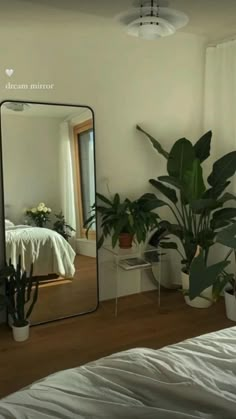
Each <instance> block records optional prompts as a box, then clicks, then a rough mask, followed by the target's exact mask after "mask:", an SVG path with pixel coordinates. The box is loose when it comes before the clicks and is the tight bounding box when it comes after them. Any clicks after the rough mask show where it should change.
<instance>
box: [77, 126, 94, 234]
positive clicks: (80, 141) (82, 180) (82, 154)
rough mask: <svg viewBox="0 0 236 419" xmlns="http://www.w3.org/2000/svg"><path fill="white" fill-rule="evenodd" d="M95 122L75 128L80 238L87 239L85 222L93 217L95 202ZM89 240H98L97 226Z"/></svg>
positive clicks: (92, 230)
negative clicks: (92, 207) (92, 208)
mask: <svg viewBox="0 0 236 419" xmlns="http://www.w3.org/2000/svg"><path fill="white" fill-rule="evenodd" d="M93 133H94V131H93V121H92V120H88V121H85V122H83V123H82V124H79V125H76V126H75V127H74V141H75V156H76V167H77V170H76V171H77V191H78V203H79V206H78V207H79V220H80V236H81V237H86V230H85V229H84V228H83V225H84V222H85V220H86V219H87V218H88V217H90V215H91V213H90V212H91V206H92V205H93V204H94V202H95V164H94V134H93ZM89 238H90V239H92V240H95V239H96V226H95V224H94V226H93V227H92V228H91V229H90V231H89Z"/></svg>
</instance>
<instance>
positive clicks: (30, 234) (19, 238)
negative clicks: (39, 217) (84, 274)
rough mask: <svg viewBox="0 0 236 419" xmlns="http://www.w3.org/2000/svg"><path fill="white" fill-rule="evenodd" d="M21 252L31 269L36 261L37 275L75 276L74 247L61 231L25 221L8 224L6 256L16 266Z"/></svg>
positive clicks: (35, 269)
mask: <svg viewBox="0 0 236 419" xmlns="http://www.w3.org/2000/svg"><path fill="white" fill-rule="evenodd" d="M19 255H21V262H22V268H23V269H24V270H26V271H27V272H29V270H30V265H31V263H32V262H33V264H34V275H35V276H43V275H48V274H57V275H59V276H62V277H73V275H74V273H75V267H74V259H75V252H74V250H73V249H72V247H71V246H70V244H69V243H68V242H67V241H66V240H65V239H64V238H63V237H62V236H61V235H60V234H58V233H57V232H56V231H53V230H49V229H47V228H39V227H30V226H25V225H18V226H12V227H9V228H6V259H7V261H8V260H9V259H11V261H12V264H13V265H14V266H16V265H17V262H18V258H19Z"/></svg>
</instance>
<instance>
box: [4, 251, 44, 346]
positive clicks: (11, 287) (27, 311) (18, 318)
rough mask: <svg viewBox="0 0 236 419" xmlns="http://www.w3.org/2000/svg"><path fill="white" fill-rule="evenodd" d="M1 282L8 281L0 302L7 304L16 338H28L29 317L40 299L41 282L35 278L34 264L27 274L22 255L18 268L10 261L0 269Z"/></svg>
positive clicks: (20, 339)
mask: <svg viewBox="0 0 236 419" xmlns="http://www.w3.org/2000/svg"><path fill="white" fill-rule="evenodd" d="M0 283H1V284H3V283H6V295H1V299H0V303H1V306H3V305H6V306H7V308H8V312H9V314H10V316H11V318H12V320H13V326H12V329H13V336H14V339H15V340H17V341H23V340H26V339H27V338H28V335H29V317H30V315H31V313H32V311H33V308H34V306H35V304H36V302H37V299H38V285H39V283H38V280H36V281H35V282H34V280H33V265H31V270H30V274H29V276H27V273H26V272H22V269H21V258H20V257H19V261H18V264H17V267H16V268H15V267H14V266H13V265H12V263H11V261H10V262H9V264H8V265H6V266H5V267H4V268H3V269H1V271H0ZM31 297H32V298H31ZM26 304H27V305H28V307H27V308H26Z"/></svg>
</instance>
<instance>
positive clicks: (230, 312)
mask: <svg viewBox="0 0 236 419" xmlns="http://www.w3.org/2000/svg"><path fill="white" fill-rule="evenodd" d="M224 294H225V309H226V316H227V317H228V319H229V320H232V321H233V322H236V297H235V295H234V294H230V293H229V292H228V291H227V290H225V292H224Z"/></svg>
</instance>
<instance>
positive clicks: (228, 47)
mask: <svg viewBox="0 0 236 419" xmlns="http://www.w3.org/2000/svg"><path fill="white" fill-rule="evenodd" d="M206 54H207V55H206V74H205V106H204V125H205V126H204V128H205V131H208V130H210V129H211V130H212V131H213V137H212V147H211V158H210V159H209V160H208V161H207V163H206V166H207V167H206V168H208V169H209V170H208V173H209V172H210V171H211V167H212V164H213V163H214V161H215V160H216V159H218V158H220V157H222V156H223V155H224V154H226V153H229V152H231V151H234V150H235V149H236V41H231V42H227V43H223V44H219V45H217V46H216V47H209V48H208V49H207V53H206ZM228 190H229V191H230V192H233V193H235V192H236V180H235V176H234V178H233V179H232V182H231V185H230V187H229V189H228ZM230 204H231V205H232V203H230ZM227 252H228V250H226V249H224V250H222V247H221V246H220V245H219V246H216V247H214V251H213V252H212V253H211V255H210V261H211V263H214V262H215V261H216V260H222V257H224V255H225V254H226V253H227ZM233 266H234V265H233ZM232 271H234V268H232Z"/></svg>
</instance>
